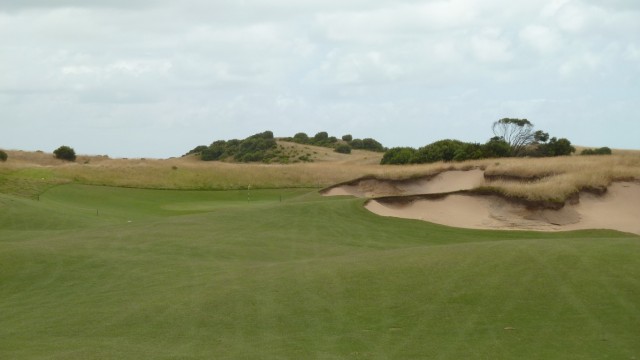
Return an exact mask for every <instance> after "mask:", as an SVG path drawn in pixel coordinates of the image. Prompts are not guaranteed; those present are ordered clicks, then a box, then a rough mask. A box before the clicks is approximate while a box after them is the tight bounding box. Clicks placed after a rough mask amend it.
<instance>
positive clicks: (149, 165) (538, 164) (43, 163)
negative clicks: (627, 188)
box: [0, 146, 640, 200]
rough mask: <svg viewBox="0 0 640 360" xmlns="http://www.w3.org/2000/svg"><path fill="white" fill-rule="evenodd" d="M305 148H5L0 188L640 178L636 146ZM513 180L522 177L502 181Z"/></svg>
mask: <svg viewBox="0 0 640 360" xmlns="http://www.w3.org/2000/svg"><path fill="white" fill-rule="evenodd" d="M304 147H306V146H302V149H304ZM309 149H312V151H316V152H318V154H320V151H319V150H321V151H325V152H326V153H322V156H320V155H319V156H318V157H317V159H316V161H314V162H312V163H296V164H289V165H265V164H232V163H224V162H203V161H200V160H198V159H197V158H194V157H184V158H172V159H164V160H157V159H109V158H108V157H103V156H79V157H78V160H77V161H76V162H75V163H69V162H65V161H61V160H57V159H54V158H53V155H52V154H47V153H37V152H22V151H7V153H8V154H9V160H8V161H7V162H5V163H0V192H14V193H16V192H18V193H22V192H26V193H28V192H37V191H43V189H46V188H48V187H50V186H53V185H56V184H60V183H65V182H79V183H84V184H94V185H107V186H123V187H140V188H155V189H203V190H204V189H208V190H224V189H242V188H247V187H248V186H251V187H253V188H283V187H313V188H323V187H327V186H331V185H333V184H336V183H340V182H345V181H348V180H352V179H355V178H358V177H362V176H367V175H373V176H376V177H379V178H386V179H403V178H411V177H419V176H425V175H432V174H437V173H439V172H442V171H445V170H468V169H472V168H482V169H484V170H485V172H486V174H487V175H491V176H496V177H503V179H502V180H495V181H488V182H487V184H486V185H488V186H491V187H493V188H495V189H497V191H499V192H501V193H503V194H505V195H508V196H514V197H520V198H526V199H529V200H549V199H554V200H563V199H566V198H567V197H568V196H570V195H571V194H574V193H576V192H577V191H580V190H582V189H585V188H599V187H604V186H608V185H609V184H610V183H611V182H612V181H618V180H632V179H636V180H639V179H640V151H618V152H616V154H614V155H611V156H567V157H558V158H542V159H529V158H507V159H486V160H478V161H468V162H462V163H436V164H428V165H407V166H394V165H377V163H378V162H379V159H380V157H381V156H382V155H381V154H379V153H372V152H367V151H360V152H355V153H354V154H353V155H343V154H334V153H330V150H328V149H324V148H319V149H313V147H307V149H305V150H309ZM514 177H517V178H523V179H525V180H527V179H529V180H527V181H512V179H508V178H514ZM21 184H28V186H27V185H21ZM16 189H17V190H16Z"/></svg>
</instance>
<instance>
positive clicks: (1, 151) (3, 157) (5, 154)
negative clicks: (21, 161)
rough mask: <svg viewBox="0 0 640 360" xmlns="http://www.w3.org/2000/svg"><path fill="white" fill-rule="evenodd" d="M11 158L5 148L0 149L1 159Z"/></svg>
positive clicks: (3, 160)
mask: <svg viewBox="0 0 640 360" xmlns="http://www.w3.org/2000/svg"><path fill="white" fill-rule="evenodd" d="M8 158H9V155H7V153H6V152H5V151H4V150H0V161H2V162H5V161H7V159H8Z"/></svg>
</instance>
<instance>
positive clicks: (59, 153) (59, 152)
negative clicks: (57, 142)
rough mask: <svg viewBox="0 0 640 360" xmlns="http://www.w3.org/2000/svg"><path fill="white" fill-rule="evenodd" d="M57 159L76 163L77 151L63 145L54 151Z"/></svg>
mask: <svg viewBox="0 0 640 360" xmlns="http://www.w3.org/2000/svg"><path fill="white" fill-rule="evenodd" d="M53 154H54V155H55V157H56V159H60V160H67V161H76V151H75V150H73V148H71V147H69V146H66V145H63V146H60V147H59V148H57V149H55V150H54V151H53Z"/></svg>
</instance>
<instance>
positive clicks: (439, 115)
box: [0, 0, 640, 158]
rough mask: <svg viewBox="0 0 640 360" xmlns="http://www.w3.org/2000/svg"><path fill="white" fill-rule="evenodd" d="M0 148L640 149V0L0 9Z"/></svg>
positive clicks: (114, 0)
mask: <svg viewBox="0 0 640 360" xmlns="http://www.w3.org/2000/svg"><path fill="white" fill-rule="evenodd" d="M0 34H1V39H2V40H1V41H0V148H4V149H19V150H42V151H47V152H51V151H53V150H54V149H56V148H57V147H58V146H60V145H68V146H71V147H73V148H74V149H75V150H76V153H78V154H91V155H109V156H111V157H151V158H168V157H173V156H180V155H182V154H184V153H186V152H187V151H189V150H190V149H192V148H194V147H195V146H197V145H208V144H210V143H211V142H213V141H215V140H219V139H232V138H245V137H247V136H250V135H253V134H255V133H258V132H262V131H265V130H271V131H273V132H274V133H275V135H276V136H293V135H294V134H295V133H297V132H305V133H307V134H309V135H311V136H312V135H314V134H315V133H317V132H320V131H327V132H328V133H329V134H330V135H333V136H336V137H340V136H342V135H344V134H352V135H353V136H354V137H356V138H366V137H372V138H375V139H376V140H378V141H380V142H381V143H382V144H383V145H385V146H388V147H394V146H413V147H420V146H424V145H426V144H428V143H431V142H433V141H436V140H440V139H445V138H454V139H459V140H463V141H472V142H485V141H487V140H488V139H489V138H491V137H492V136H493V133H492V132H491V125H492V123H493V122H494V121H496V120H499V119H501V118H505V117H510V118H526V119H528V120H530V121H531V122H532V123H533V124H534V125H535V128H536V130H544V131H546V132H549V133H550V134H551V136H556V137H558V138H561V137H565V138H568V139H569V140H571V142H572V143H573V144H577V145H584V146H598V147H599V146H609V147H612V148H626V149H640V1H637V0H518V1H512V0H433V1H432V0H423V1H418V0H349V1H345V0H308V1H303V0H269V1H261V0H233V1H226V0H211V1H209V0H183V1H170V0H157V1H152V0H92V1H85V0H0Z"/></svg>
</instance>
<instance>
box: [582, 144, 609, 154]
mask: <svg viewBox="0 0 640 360" xmlns="http://www.w3.org/2000/svg"><path fill="white" fill-rule="evenodd" d="M611 153H612V152H611V149H610V148H608V147H606V146H605V147H601V148H597V149H584V150H582V152H581V153H580V155H611Z"/></svg>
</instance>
